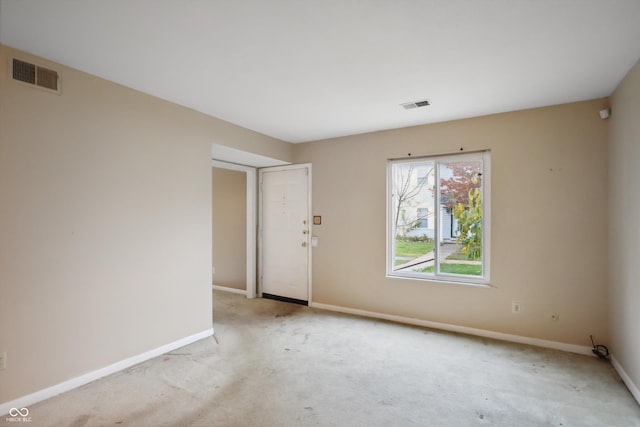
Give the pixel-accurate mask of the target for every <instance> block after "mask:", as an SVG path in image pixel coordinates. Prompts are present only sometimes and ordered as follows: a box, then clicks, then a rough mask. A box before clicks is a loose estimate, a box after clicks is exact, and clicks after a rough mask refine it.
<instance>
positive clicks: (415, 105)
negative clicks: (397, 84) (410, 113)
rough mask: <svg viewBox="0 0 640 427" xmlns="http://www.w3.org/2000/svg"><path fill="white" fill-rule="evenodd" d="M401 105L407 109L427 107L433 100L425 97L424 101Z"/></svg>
mask: <svg viewBox="0 0 640 427" xmlns="http://www.w3.org/2000/svg"><path fill="white" fill-rule="evenodd" d="M400 105H401V106H402V108H404V109H405V110H411V109H413V108H420V107H426V106H427V105H431V102H430V101H429V100H428V99H425V100H423V101H413V102H405V103H404V104H400Z"/></svg>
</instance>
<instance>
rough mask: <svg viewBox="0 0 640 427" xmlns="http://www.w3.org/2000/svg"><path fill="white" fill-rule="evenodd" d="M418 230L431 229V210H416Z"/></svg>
mask: <svg viewBox="0 0 640 427" xmlns="http://www.w3.org/2000/svg"><path fill="white" fill-rule="evenodd" d="M416 221H417V228H429V209H427V208H418V209H416Z"/></svg>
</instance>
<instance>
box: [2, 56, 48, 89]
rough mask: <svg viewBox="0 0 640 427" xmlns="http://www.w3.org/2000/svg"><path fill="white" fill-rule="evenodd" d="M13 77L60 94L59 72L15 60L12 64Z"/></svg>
mask: <svg viewBox="0 0 640 427" xmlns="http://www.w3.org/2000/svg"><path fill="white" fill-rule="evenodd" d="M11 77H12V78H13V79H14V80H18V81H20V82H24V83H28V84H30V85H34V86H38V87H41V88H44V89H48V90H51V91H54V92H59V86H58V82H59V76H58V72H57V71H54V70H50V69H48V68H44V67H40V66H39V65H35V64H31V63H30V62H25V61H21V60H19V59H16V58H13V62H12V64H11Z"/></svg>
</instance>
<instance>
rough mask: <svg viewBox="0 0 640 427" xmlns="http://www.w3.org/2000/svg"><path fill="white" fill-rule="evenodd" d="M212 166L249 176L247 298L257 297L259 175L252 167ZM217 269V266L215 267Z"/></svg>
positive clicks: (230, 164) (212, 164)
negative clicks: (257, 199)
mask: <svg viewBox="0 0 640 427" xmlns="http://www.w3.org/2000/svg"><path fill="white" fill-rule="evenodd" d="M211 166H212V167H216V168H221V169H229V170H235V171H239V172H245V173H246V174H247V213H246V215H247V221H246V222H247V241H246V245H247V252H246V257H247V265H246V280H247V287H246V292H245V294H246V296H247V298H255V297H256V247H257V236H256V228H257V217H258V214H257V206H256V198H257V174H256V170H257V169H256V168H254V167H251V166H244V165H238V164H235V163H227V162H223V161H220V160H212V161H211ZM214 267H215V266H214Z"/></svg>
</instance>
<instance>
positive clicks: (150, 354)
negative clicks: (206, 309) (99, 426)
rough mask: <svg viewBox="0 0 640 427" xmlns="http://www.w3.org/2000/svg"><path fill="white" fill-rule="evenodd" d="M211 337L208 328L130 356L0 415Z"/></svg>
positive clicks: (0, 406) (5, 407)
mask: <svg viewBox="0 0 640 427" xmlns="http://www.w3.org/2000/svg"><path fill="white" fill-rule="evenodd" d="M212 335H213V328H210V329H207V330H205V331H202V332H199V333H197V334H193V335H190V336H188V337H185V338H182V339H179V340H177V341H174V342H172V343H169V344H165V345H163V346H161V347H158V348H155V349H153V350H149V351H147V352H145V353H142V354H138V355H137V356H132V357H129V358H127V359H123V360H121V361H119V362H116V363H114V364H112V365H109V366H105V367H104V368H100V369H98V370H96V371H93V372H89V373H87V374H84V375H81V376H79V377H76V378H72V379H70V380H68V381H65V382H62V383H59V384H56V385H54V386H51V387H47V388H45V389H42V390H39V391H36V392H35V393H31V394H28V395H26V396H22V397H19V398H17V399H15V400H12V401H9V402H5V403H0V415H2V414H8V413H9V411H10V410H11V408H25V407H28V406H29V405H33V404H34V403H38V402H41V401H43V400H46V399H49V398H51V397H53V396H57V395H58V394H61V393H64V392H66V391H70V390H73V389H75V388H78V387H81V386H83V385H85V384H88V383H90V382H92V381H95V380H98V379H100V378H102V377H106V376H107V375H111V374H114V373H116V372H119V371H122V370H124V369H127V368H129V367H131V366H133V365H137V364H138V363H142V362H144V361H146V360H149V359H152V358H154V357H156V356H160V355H161V354H164V353H168V352H170V351H173V350H175V349H177V348H180V347H184V346H185V345H188V344H191V343H194V342H196V341H199V340H201V339H204V338H207V337H210V336H212Z"/></svg>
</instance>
